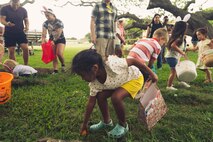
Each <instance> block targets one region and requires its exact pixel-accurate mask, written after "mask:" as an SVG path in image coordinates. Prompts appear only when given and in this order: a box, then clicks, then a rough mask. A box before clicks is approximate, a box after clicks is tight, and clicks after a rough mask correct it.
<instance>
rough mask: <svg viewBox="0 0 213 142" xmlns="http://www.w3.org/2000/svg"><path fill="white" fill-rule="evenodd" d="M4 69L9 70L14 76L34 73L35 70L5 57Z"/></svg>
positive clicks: (35, 72) (27, 75)
mask: <svg viewBox="0 0 213 142" xmlns="http://www.w3.org/2000/svg"><path fill="white" fill-rule="evenodd" d="M3 66H4V69H5V70H6V71H8V72H11V73H12V74H13V75H14V76H15V77H18V76H26V77H29V76H31V75H36V74H37V72H38V71H37V70H35V69H34V68H32V67H30V66H27V65H20V64H19V63H18V62H16V61H14V60H12V59H6V60H5V61H4V63H3Z"/></svg>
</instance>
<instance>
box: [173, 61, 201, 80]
mask: <svg viewBox="0 0 213 142" xmlns="http://www.w3.org/2000/svg"><path fill="white" fill-rule="evenodd" d="M175 69H176V72H177V77H178V79H179V80H180V81H184V82H191V81H193V80H195V79H196V77H197V71H196V66H195V63H194V62H192V61H189V60H184V61H181V62H179V63H178V64H177V65H176V67H175Z"/></svg>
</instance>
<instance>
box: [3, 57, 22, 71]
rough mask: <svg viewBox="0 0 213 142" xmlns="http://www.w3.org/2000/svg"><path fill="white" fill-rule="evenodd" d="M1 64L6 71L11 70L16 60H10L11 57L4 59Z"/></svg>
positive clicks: (16, 63)
mask: <svg viewBox="0 0 213 142" xmlns="http://www.w3.org/2000/svg"><path fill="white" fill-rule="evenodd" d="M3 65H4V69H5V70H6V71H9V72H11V71H12V70H13V69H14V68H15V66H16V65H18V62H16V61H15V60H12V59H6V60H5V61H4V63H3Z"/></svg>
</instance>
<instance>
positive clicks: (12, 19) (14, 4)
mask: <svg viewBox="0 0 213 142" xmlns="http://www.w3.org/2000/svg"><path fill="white" fill-rule="evenodd" d="M23 21H24V24H23ZM1 23H2V24H3V25H5V32H4V40H5V47H7V48H8V51H9V58H10V59H13V60H16V58H15V47H16V44H18V45H20V47H21V49H22V51H23V59H24V64H25V65H27V64H28V56H29V55H28V41H27V38H26V34H25V32H27V31H28V29H29V21H28V15H27V11H26V9H25V8H23V7H21V5H20V0H11V3H10V5H7V6H4V7H2V9H1Z"/></svg>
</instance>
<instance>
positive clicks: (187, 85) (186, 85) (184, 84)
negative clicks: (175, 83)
mask: <svg viewBox="0 0 213 142" xmlns="http://www.w3.org/2000/svg"><path fill="white" fill-rule="evenodd" d="M179 84H180V85H182V86H184V87H186V88H189V87H190V85H189V84H187V83H186V82H183V81H181V82H179Z"/></svg>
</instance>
